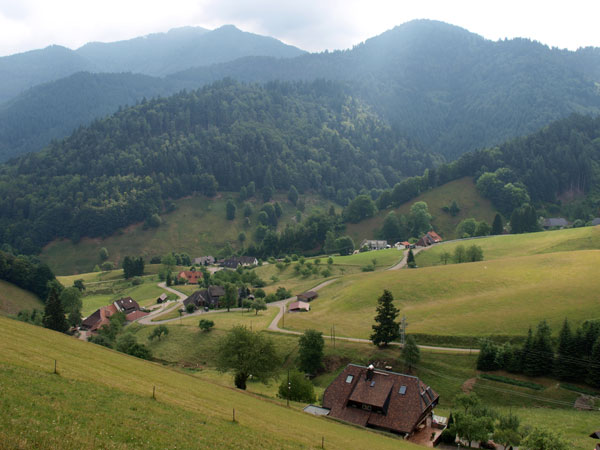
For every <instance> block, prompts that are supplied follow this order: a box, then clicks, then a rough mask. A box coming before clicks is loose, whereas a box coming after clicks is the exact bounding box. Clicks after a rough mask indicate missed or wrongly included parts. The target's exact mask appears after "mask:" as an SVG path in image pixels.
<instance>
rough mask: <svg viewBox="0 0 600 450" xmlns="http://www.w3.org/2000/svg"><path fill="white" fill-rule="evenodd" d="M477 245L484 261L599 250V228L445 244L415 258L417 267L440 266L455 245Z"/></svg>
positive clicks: (513, 235) (504, 236) (544, 232)
mask: <svg viewBox="0 0 600 450" xmlns="http://www.w3.org/2000/svg"><path fill="white" fill-rule="evenodd" d="M473 244H476V245H479V246H480V247H481V248H482V249H483V256H484V259H486V260H490V259H498V258H508V257H510V258H512V257H515V256H528V255H537V254H542V253H554V252H566V251H574V250H594V249H596V250H597V249H600V227H583V228H571V229H567V230H556V231H543V232H539V233H526V234H506V235H502V236H489V237H486V238H480V239H473V240H468V241H459V242H448V243H443V244H440V245H436V246H434V247H432V248H430V249H427V251H424V252H420V253H419V254H417V255H416V256H415V258H416V262H417V265H418V266H419V267H427V266H433V265H441V264H443V262H442V261H441V260H440V255H441V254H442V252H448V253H450V254H452V253H453V252H454V249H455V248H456V247H457V246H458V245H463V246H465V247H468V246H469V245H473Z"/></svg>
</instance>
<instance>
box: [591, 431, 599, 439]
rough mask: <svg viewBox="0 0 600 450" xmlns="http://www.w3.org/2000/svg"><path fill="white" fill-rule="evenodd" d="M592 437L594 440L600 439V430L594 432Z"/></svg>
mask: <svg viewBox="0 0 600 450" xmlns="http://www.w3.org/2000/svg"><path fill="white" fill-rule="evenodd" d="M590 437H591V438H594V439H600V430H598V431H594V432H593V433H592V434H590Z"/></svg>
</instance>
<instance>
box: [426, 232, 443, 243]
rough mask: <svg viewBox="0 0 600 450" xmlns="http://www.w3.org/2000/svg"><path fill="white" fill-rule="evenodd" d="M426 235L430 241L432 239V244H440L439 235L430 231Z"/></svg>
mask: <svg viewBox="0 0 600 450" xmlns="http://www.w3.org/2000/svg"><path fill="white" fill-rule="evenodd" d="M427 234H428V235H429V237H430V238H431V239H433V241H434V242H442V241H443V239H442V238H441V236H440V235H439V234H437V233H436V232H435V231H430V232H429V233H427Z"/></svg>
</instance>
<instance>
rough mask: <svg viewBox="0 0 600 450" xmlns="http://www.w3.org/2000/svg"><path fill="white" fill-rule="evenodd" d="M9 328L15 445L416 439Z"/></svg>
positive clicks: (6, 413) (0, 414) (273, 444)
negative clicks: (182, 428)
mask: <svg viewBox="0 0 600 450" xmlns="http://www.w3.org/2000/svg"><path fill="white" fill-rule="evenodd" d="M0 334H1V338H0V384H1V385H2V387H3V389H2V396H1V397H0V404H1V405H2V407H0V423H3V424H10V426H8V427H1V428H0V433H1V438H2V442H4V443H7V442H8V443H9V447H13V446H16V447H17V448H18V447H21V448H47V449H50V448H57V447H60V448H65V449H71V448H93V447H97V446H98V445H99V443H101V445H102V447H103V448H119V449H127V448H141V447H143V448H152V449H154V448H157V449H164V448H190V449H191V448H199V447H213V448H307V447H313V448H315V447H317V446H320V445H321V438H322V437H323V438H324V440H325V443H326V446H327V448H340V449H346V448H356V447H361V448H362V447H367V446H369V447H375V448H417V447H416V446H413V445H411V444H409V443H407V442H404V441H403V440H401V439H398V438H392V437H387V436H384V435H382V434H380V433H374V432H371V431H369V430H365V429H359V428H356V427H353V426H347V425H343V424H340V423H337V422H335V421H332V420H327V419H322V418H316V417H314V416H311V415H309V414H305V413H303V412H302V411H301V410H300V409H299V407H298V406H297V405H292V407H291V408H286V407H285V406H284V403H283V402H281V401H275V400H265V399H264V398H262V397H260V396H256V395H252V394H250V393H244V392H241V391H239V390H236V389H233V388H231V387H224V386H221V385H219V384H217V383H213V382H210V381H209V380H204V379H202V378H201V377H197V376H190V375H189V374H185V373H181V372H179V371H176V370H172V369H169V368H167V367H163V366H162V365H160V364H155V363H150V362H146V361H143V360H140V359H137V358H134V357H130V356H127V355H123V354H120V353H118V352H115V351H112V350H109V349H106V348H104V347H101V346H97V345H94V344H90V343H87V342H82V341H80V340H77V339H73V338H71V337H68V336H65V335H62V334H59V333H56V332H53V331H49V330H46V329H44V328H40V327H34V326H31V325H27V324H24V323H21V322H17V321H13V320H9V319H5V318H2V317H0ZM54 360H57V361H58V370H59V375H52V371H53V368H54ZM153 386H155V387H156V400H151V396H152V391H153ZM82 403H83V404H82ZM234 408H235V414H236V422H235V423H233V422H232V421H231V418H232V410H233V409H234ZM109 418H112V419H110V420H109ZM114 421H118V424H117V423H116V422H115V423H114V425H115V426H114V427H113V426H111V425H112V424H113V422H114ZM157 422H161V424H158V423H157ZM182 426H183V427H185V428H186V429H185V430H180V429H179V428H180V427H182ZM113 428H118V429H117V430H113ZM291 428H293V430H294V433H290V432H289V430H290V429H291ZM132 429H134V430H132ZM124 430H126V431H127V432H125V431H124ZM142 440H143V443H142V444H140V442H142Z"/></svg>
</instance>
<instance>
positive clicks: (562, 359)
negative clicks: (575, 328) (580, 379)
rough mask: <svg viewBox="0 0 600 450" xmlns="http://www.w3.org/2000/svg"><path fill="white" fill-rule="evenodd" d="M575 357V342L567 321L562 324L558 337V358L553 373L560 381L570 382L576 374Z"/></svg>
mask: <svg viewBox="0 0 600 450" xmlns="http://www.w3.org/2000/svg"><path fill="white" fill-rule="evenodd" d="M574 357H575V341H574V338H573V333H572V332H571V327H570V326H569V322H568V320H567V319H565V321H564V322H563V326H562V329H561V330H560V334H559V335H558V356H557V359H556V365H555V373H556V376H558V378H560V379H561V380H572V379H574V378H575V376H576V374H577V364H576V363H575V362H574V361H575V360H574V359H573V358H574Z"/></svg>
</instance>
